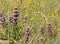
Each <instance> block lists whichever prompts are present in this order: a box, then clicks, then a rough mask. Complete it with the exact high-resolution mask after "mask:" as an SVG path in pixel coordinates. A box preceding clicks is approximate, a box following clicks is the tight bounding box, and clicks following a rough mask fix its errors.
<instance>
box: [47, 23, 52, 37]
mask: <svg viewBox="0 0 60 44" xmlns="http://www.w3.org/2000/svg"><path fill="white" fill-rule="evenodd" d="M51 28H52V26H51V24H48V25H47V36H48V37H49V38H51V37H52V30H51Z"/></svg>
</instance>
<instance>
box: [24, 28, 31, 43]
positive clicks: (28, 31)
mask: <svg viewBox="0 0 60 44" xmlns="http://www.w3.org/2000/svg"><path fill="white" fill-rule="evenodd" d="M29 35H30V28H26V33H25V42H27V41H28V39H29Z"/></svg>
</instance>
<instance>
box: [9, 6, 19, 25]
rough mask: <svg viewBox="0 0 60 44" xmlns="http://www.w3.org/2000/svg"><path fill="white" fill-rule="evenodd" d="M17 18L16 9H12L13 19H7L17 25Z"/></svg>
mask: <svg viewBox="0 0 60 44" xmlns="http://www.w3.org/2000/svg"><path fill="white" fill-rule="evenodd" d="M18 16H19V14H18V9H17V7H14V9H13V17H9V21H10V22H12V23H13V24H17V17H18Z"/></svg>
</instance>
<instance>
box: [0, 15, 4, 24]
mask: <svg viewBox="0 0 60 44" xmlns="http://www.w3.org/2000/svg"><path fill="white" fill-rule="evenodd" d="M4 23H5V18H4V17H3V15H2V14H0V24H4Z"/></svg>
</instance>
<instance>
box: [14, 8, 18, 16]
mask: <svg viewBox="0 0 60 44" xmlns="http://www.w3.org/2000/svg"><path fill="white" fill-rule="evenodd" d="M13 16H14V17H18V16H19V13H18V9H17V7H14V9H13Z"/></svg>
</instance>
